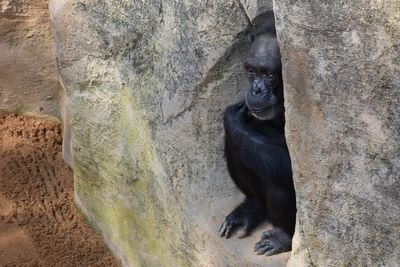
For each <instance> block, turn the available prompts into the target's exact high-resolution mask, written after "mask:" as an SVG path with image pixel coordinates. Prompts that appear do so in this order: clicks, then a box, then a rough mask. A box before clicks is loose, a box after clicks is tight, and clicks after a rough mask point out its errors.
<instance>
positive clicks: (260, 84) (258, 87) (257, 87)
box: [252, 80, 267, 95]
mask: <svg viewBox="0 0 400 267" xmlns="http://www.w3.org/2000/svg"><path fill="white" fill-rule="evenodd" d="M266 89H267V85H266V84H265V82H264V81H263V80H255V81H254V82H253V90H252V93H253V95H258V94H260V93H262V92H265V90H266Z"/></svg>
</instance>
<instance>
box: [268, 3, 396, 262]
mask: <svg viewBox="0 0 400 267" xmlns="http://www.w3.org/2000/svg"><path fill="white" fill-rule="evenodd" d="M274 8H275V15H276V17H277V29H278V39H279V41H280V46H281V51H282V57H283V65H284V82H285V95H286V107H287V113H286V118H287V124H286V134H287V138H288V144H289V149H290V151H291V155H292V161H293V168H294V174H295V186H296V193H297V208H298V213H297V219H298V220H297V228H296V235H295V238H294V240H295V241H294V248H293V252H292V257H291V259H290V261H289V266H398V265H399V264H400V239H399V237H400V206H399V203H400V194H399V188H400V179H399V178H400V117H399V111H400V107H399V104H400V90H399V85H400V2H399V1H377V0H372V1H369V0H368V1H366V0H361V1H353V2H351V1H350V2H349V1H331V2H329V3H328V2H326V1H290V0H275V6H274Z"/></svg>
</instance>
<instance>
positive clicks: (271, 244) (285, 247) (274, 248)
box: [254, 228, 292, 256]
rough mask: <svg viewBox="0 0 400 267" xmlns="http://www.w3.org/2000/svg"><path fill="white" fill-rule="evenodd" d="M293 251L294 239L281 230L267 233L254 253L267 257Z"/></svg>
mask: <svg viewBox="0 0 400 267" xmlns="http://www.w3.org/2000/svg"><path fill="white" fill-rule="evenodd" d="M291 249H292V237H291V236H289V235H288V234H287V233H286V232H285V231H283V230H282V229H280V228H274V229H272V230H269V231H266V232H264V233H263V235H262V236H261V240H260V241H258V242H257V243H256V245H255V246H254V251H255V252H256V253H257V254H258V255H261V254H265V255H267V256H271V255H275V254H278V253H282V252H285V251H289V250H291Z"/></svg>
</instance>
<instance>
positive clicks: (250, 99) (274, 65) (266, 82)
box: [244, 35, 284, 120]
mask: <svg viewBox="0 0 400 267" xmlns="http://www.w3.org/2000/svg"><path fill="white" fill-rule="evenodd" d="M244 66H245V68H246V72H247V74H248V77H249V81H250V84H251V87H250V90H249V91H248V92H247V95H246V105H247V107H248V109H249V110H250V112H251V114H252V115H253V116H254V117H256V118H257V119H260V120H271V119H273V118H274V117H275V116H276V115H277V114H278V113H279V112H282V111H283V110H284V108H283V86H282V73H281V57H280V52H279V47H278V43H277V41H276V38H275V37H273V36H271V35H261V36H258V37H257V38H256V39H255V40H254V41H253V43H252V45H251V48H250V52H249V55H248V57H247V59H246V61H245V63H244Z"/></svg>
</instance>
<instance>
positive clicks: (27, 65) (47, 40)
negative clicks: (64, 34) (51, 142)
mask: <svg viewBox="0 0 400 267" xmlns="http://www.w3.org/2000/svg"><path fill="white" fill-rule="evenodd" d="M47 3H48V0H24V1H23V0H0V110H7V111H11V112H16V113H23V112H33V113H36V114H46V115H51V116H56V117H60V108H59V105H58V103H59V95H60V92H61V87H60V85H59V82H58V75H57V67H56V61H55V49H54V38H53V36H52V33H51V30H50V20H49V10H48V7H47Z"/></svg>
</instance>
